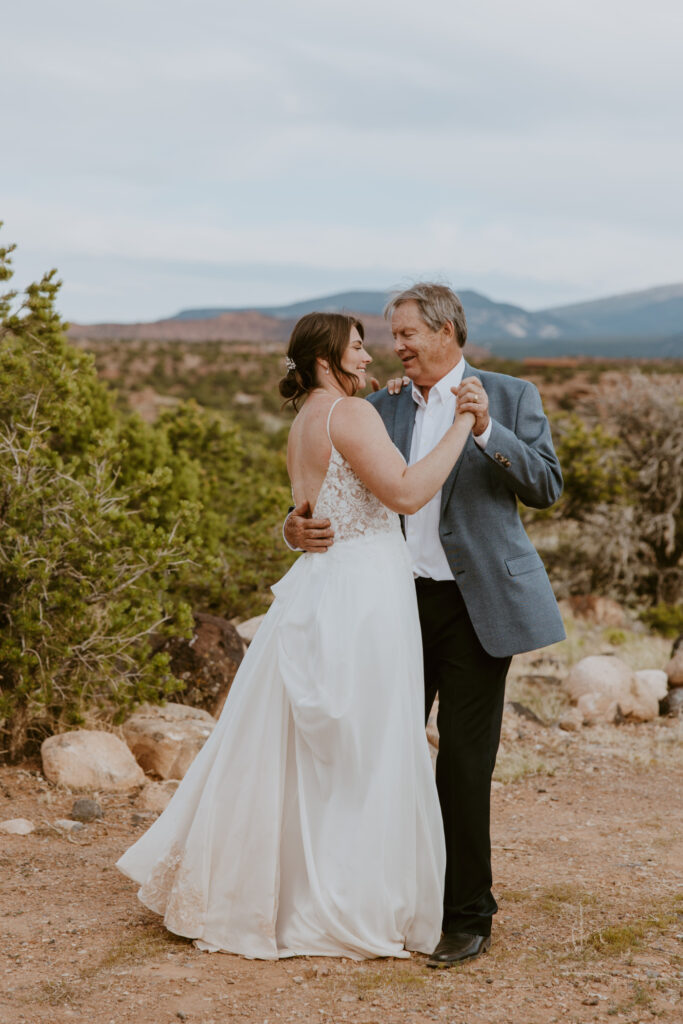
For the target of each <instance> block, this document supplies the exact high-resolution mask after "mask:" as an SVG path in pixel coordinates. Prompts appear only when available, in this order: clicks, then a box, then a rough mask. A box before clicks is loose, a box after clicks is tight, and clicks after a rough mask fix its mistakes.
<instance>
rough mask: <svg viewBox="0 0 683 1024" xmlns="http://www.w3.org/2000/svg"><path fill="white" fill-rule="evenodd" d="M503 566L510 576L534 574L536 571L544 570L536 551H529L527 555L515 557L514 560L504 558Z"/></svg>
mask: <svg viewBox="0 0 683 1024" xmlns="http://www.w3.org/2000/svg"><path fill="white" fill-rule="evenodd" d="M505 564H506V565H507V568H508V572H509V573H510V575H511V576H521V575H522V574H523V573H525V572H534V571H535V570H536V569H543V568H544V565H543V562H542V561H541V556H540V555H539V554H538V552H537V551H530V552H529V554H528V555H517V556H516V557H515V558H506V559H505Z"/></svg>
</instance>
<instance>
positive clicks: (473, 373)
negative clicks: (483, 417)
mask: <svg viewBox="0 0 683 1024" xmlns="http://www.w3.org/2000/svg"><path fill="white" fill-rule="evenodd" d="M462 376H463V380H464V379H465V377H478V378H479V379H480V380H481V375H480V373H479V371H478V370H476V369H475V368H474V367H473V366H470V364H469V363H468V362H465V369H464V371H463V375H462ZM473 444H474V438H473V437H472V434H470V435H469V437H468V438H467V441H466V442H465V446H464V448H463V450H462V451H461V452H460V456H459V458H458V460H457V462H456V463H455V465H454V466H453V469H452V470H451V471H450V473H449V474H448V476H447V477H446V481H445V483H444V485H443V487H442V488H441V516H443V515H444V512H445V510H446V506H447V505H448V502H449V501H450V498H451V493H452V491H453V487H454V486H455V481H456V479H457V477H458V473H459V472H460V467H461V466H462V463H463V459H464V458H465V453H466V452H467V449H468V448H470V447H471V446H472V445H473Z"/></svg>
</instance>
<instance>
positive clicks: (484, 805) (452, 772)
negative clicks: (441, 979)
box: [415, 579, 511, 935]
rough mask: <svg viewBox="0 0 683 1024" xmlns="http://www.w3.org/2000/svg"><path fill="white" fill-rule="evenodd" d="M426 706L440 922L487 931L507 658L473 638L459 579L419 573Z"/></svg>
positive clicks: (449, 927) (458, 929)
mask: <svg viewBox="0 0 683 1024" xmlns="http://www.w3.org/2000/svg"><path fill="white" fill-rule="evenodd" d="M415 584H416V590H417V603H418V609H419V613H420V625H421V627H422V644H423V650H424V673H425V714H426V717H427V718H428V717H429V712H430V711H431V707H432V704H433V703H434V698H435V697H436V694H437V691H438V694H439V713H438V718H437V725H438V728H439V754H438V757H437V759H436V785H437V789H438V791H439V800H440V801H441V813H442V815H443V823H444V831H445V834H446V887H445V893H444V916H443V930H444V931H445V932H467V933H469V934H471V935H490V933H491V917H492V915H493V914H495V912H496V910H497V909H498V906H497V904H496V901H495V900H494V898H493V894H492V892H491V881H492V878H491V837H490V807H491V775H492V773H493V768H494V765H495V763H496V753H497V750H498V743H499V740H500V727H501V721H502V717H503V703H504V700H505V677H506V675H507V671H508V668H509V667H510V661H511V658H494V657H492V656H491V655H490V654H487V653H486V651H485V650H484V648H483V647H482V646H481V644H480V643H479V640H478V639H477V635H476V633H475V632H474V628H473V626H472V622H471V620H470V617H469V615H468V613H467V608H466V607H465V602H464V601H463V599H462V595H461V594H460V590H459V589H458V585H457V583H455V582H454V581H452V580H445V581H435V580H425V579H417V580H416V581H415Z"/></svg>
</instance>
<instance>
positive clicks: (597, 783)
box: [0, 721, 683, 1024]
mask: <svg viewBox="0 0 683 1024" xmlns="http://www.w3.org/2000/svg"><path fill="white" fill-rule="evenodd" d="M635 730H638V732H637V736H636V731H635ZM667 730H668V732H667ZM679 736H680V730H679V729H678V727H675V726H673V725H670V724H667V723H665V722H663V721H660V722H657V723H651V724H649V725H646V726H642V725H641V726H638V727H625V728H622V729H614V728H611V729H604V730H603V731H602V733H600V732H598V731H595V730H590V731H589V730H584V733H583V734H581V735H579V736H571V737H567V736H566V735H563V734H559V732H558V730H542V731H539V733H538V735H535V736H532V737H529V735H526V736H525V737H524V738H523V740H522V741H520V742H523V743H525V744H526V745H527V746H528V747H529V748H530V749H533V750H534V751H535V752H536V754H537V757H539V758H542V764H543V766H544V767H540V768H538V769H537V770H539V771H542V772H543V771H545V772H546V774H538V775H533V776H529V775H526V776H524V777H523V778H521V779H520V780H518V781H516V782H511V783H509V784H507V785H504V786H503V785H501V784H498V785H497V787H496V789H495V791H494V811H493V820H494V828H493V842H494V874H495V879H496V893H497V896H498V899H499V903H500V913H499V914H498V916H497V918H496V920H495V922H494V944H493V946H492V949H491V952H490V953H489V954H488V955H487V956H485V957H483V958H481V959H480V960H478V961H476V962H473V963H470V964H468V965H465V966H463V967H460V968H457V969H452V970H450V971H442V972H432V971H429V970H428V969H426V968H425V966H424V957H420V956H414V957H413V958H412V959H411V960H410V961H365V962H363V963H354V962H351V961H336V960H332V959H319V958H300V959H296V960H291V961H283V962H279V963H263V962H255V961H248V960H243V959H241V958H240V957H236V956H228V955H222V954H217V955H207V954H202V953H199V952H197V951H196V950H194V948H193V947H192V946H191V945H190V944H189V943H188V942H186V941H184V940H180V939H175V938H174V937H173V936H170V935H169V934H168V933H166V932H165V931H164V930H163V929H162V928H160V926H159V924H158V919H157V918H155V916H154V915H152V914H151V913H149V912H148V911H146V910H144V909H143V908H142V907H141V906H140V905H139V904H138V903H137V902H136V899H135V895H134V887H133V885H132V883H130V882H128V881H127V880H126V879H125V878H123V877H122V876H120V875H119V873H118V872H117V871H116V870H115V869H114V868H113V863H114V861H115V860H116V858H117V857H118V855H119V854H120V853H121V852H122V851H123V850H124V849H125V848H126V847H127V846H128V845H129V844H130V843H131V841H132V840H133V839H134V838H135V836H137V835H139V834H140V831H141V830H142V829H143V828H144V827H145V826H144V824H143V823H140V822H138V823H137V824H136V823H134V819H133V815H134V814H135V808H134V806H133V805H132V803H131V802H130V801H129V800H128V799H127V798H121V797H116V798H112V797H110V798H104V799H103V801H102V802H103V804H104V807H105V812H106V818H105V820H104V821H103V822H100V823H96V824H93V825H89V826H86V828H85V829H84V831H83V832H81V833H79V834H78V835H77V836H75V837H73V838H71V837H70V838H66V837H65V836H63V835H59V834H58V833H57V832H56V831H55V830H54V829H53V828H52V827H51V826H50V824H49V822H51V821H54V819H55V818H59V817H68V814H69V811H70V808H71V804H72V802H73V796H72V795H71V794H69V793H68V792H64V791H60V790H58V789H55V788H54V787H51V786H49V785H48V784H47V783H46V782H45V781H44V780H43V779H42V777H41V776H40V775H39V773H38V772H37V763H35V764H33V765H28V766H25V767H24V768H4V769H0V819H3V818H9V817H19V816H22V817H28V818H31V819H32V820H33V821H35V822H36V824H38V825H39V827H38V829H37V830H36V832H34V833H33V834H31V835H29V836H26V837H15V836H2V837H0V868H1V870H2V902H1V906H0V919H1V922H2V929H1V930H2V936H1V939H0V977H1V978H2V984H1V985H0V993H1V994H0V1021H2V1022H3V1024H5V1022H6V1024H14V1022H15V1021H16V1022H18V1021H22V1022H28V1024H61V1022H63V1021H64V1022H66V1021H88V1022H90V1024H123V1022H129V1021H131V1022H132V1021H135V1022H136V1024H172V1022H176V1021H178V1020H187V1021H189V1022H191V1024H212V1022H213V1024H220V1022H223V1021H233V1020H235V1021H238V1020H242V1021H249V1022H258V1024H265V1022H268V1024H274V1022H275V1021H283V1022H284V1021H306V1022H309V1021H318V1022H331V1021H335V1022H336V1021H348V1022H358V1024H373V1022H382V1024H384V1022H387V1024H393V1022H394V1021H396V1022H399V1021H400V1022H404V1021H408V1022H410V1021H429V1020H438V1021H444V1022H448V1024H451V1022H453V1024H498V1022H501V1024H502V1022H512V1024H535V1022H539V1024H550V1022H554V1021H559V1020H566V1021H577V1022H578V1021H594V1020H607V1019H608V1018H613V1019H615V1020H618V1021H623V1020H626V1021H630V1022H635V1021H650V1020H653V1019H654V1018H655V1017H656V1018H658V1019H660V1020H662V1021H672V1022H673V1021H681V1020H683V1002H681V1001H680V1000H681V983H682V981H683V899H682V897H681V884H680V882H681V865H683V841H682V837H683V808H682V802H681V796H680V794H681V792H682V791H683V766H682V765H681V763H680V758H679V756H678V750H679V749H680V748H679V746H678V743H679V742H680V739H679ZM615 737H616V739H615ZM610 740H611V745H610ZM669 741H674V742H669ZM508 746H509V742H508ZM634 749H635V750H636V754H637V753H638V751H639V750H641V749H642V750H647V751H650V752H651V753H650V754H649V755H648V756H643V755H638V756H634ZM657 752H659V753H657ZM662 752H664V753H662ZM648 762H649V763H648ZM547 772H554V774H552V775H551V774H547Z"/></svg>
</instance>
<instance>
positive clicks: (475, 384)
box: [454, 377, 489, 437]
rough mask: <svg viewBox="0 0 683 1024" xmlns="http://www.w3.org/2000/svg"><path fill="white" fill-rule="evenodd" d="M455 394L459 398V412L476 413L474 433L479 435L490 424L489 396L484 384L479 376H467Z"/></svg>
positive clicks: (476, 435)
mask: <svg viewBox="0 0 683 1024" xmlns="http://www.w3.org/2000/svg"><path fill="white" fill-rule="evenodd" d="M454 394H455V396H456V398H457V400H458V407H457V411H458V413H461V412H471V413H472V414H473V415H474V426H473V427H472V433H473V434H474V436H475V437H479V435H480V434H483V433H484V431H485V430H486V428H487V427H488V425H489V396H488V395H487V394H486V392H485V391H484V385H483V384H482V382H481V381H480V380H479V378H478V377H465V379H464V380H463V381H462V382H461V384H460V386H459V387H458V388H456V389H455V390H454Z"/></svg>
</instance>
